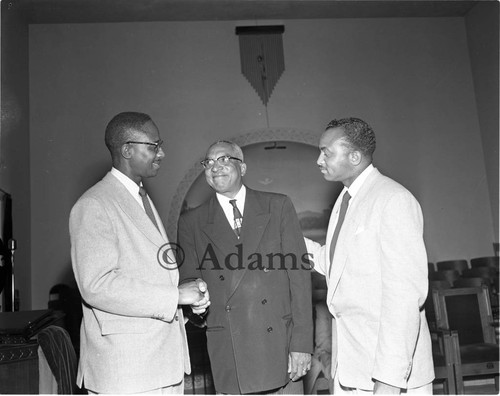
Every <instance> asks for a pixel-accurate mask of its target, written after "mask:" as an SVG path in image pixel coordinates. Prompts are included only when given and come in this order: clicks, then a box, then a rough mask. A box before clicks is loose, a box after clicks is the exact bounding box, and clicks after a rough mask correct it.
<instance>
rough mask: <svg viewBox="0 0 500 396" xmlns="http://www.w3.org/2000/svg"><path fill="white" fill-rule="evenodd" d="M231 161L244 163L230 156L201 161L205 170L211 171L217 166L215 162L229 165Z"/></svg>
mask: <svg viewBox="0 0 500 396" xmlns="http://www.w3.org/2000/svg"><path fill="white" fill-rule="evenodd" d="M231 160H235V161H240V162H243V161H242V160H241V159H239V158H236V157H231V156H230V155H221V156H220V157H219V158H217V159H213V158H205V159H204V160H203V161H200V163H201V164H202V165H203V167H204V168H205V169H211V168H212V167H213V166H214V165H215V162H217V163H218V164H219V165H227V164H229V162H230V161H231Z"/></svg>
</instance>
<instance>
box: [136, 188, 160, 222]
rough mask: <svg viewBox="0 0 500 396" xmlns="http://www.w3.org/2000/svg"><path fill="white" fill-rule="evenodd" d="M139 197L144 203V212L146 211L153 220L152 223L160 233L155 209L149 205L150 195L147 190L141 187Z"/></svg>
mask: <svg viewBox="0 0 500 396" xmlns="http://www.w3.org/2000/svg"><path fill="white" fill-rule="evenodd" d="M139 195H140V196H141V198H142V203H143V205H144V210H145V211H146V214H147V215H148V217H149V218H150V219H151V221H152V222H153V224H154V225H155V227H156V228H157V229H158V231H159V230H160V228H159V227H158V223H157V222H156V219H155V215H154V213H153V208H152V207H151V204H150V203H149V199H148V194H147V193H146V190H145V189H144V188H143V187H139Z"/></svg>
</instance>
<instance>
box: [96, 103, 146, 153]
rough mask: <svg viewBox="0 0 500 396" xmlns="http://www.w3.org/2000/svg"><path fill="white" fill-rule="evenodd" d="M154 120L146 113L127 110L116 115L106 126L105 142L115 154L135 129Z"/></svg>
mask: <svg viewBox="0 0 500 396" xmlns="http://www.w3.org/2000/svg"><path fill="white" fill-rule="evenodd" d="M149 121H153V120H152V119H151V117H150V116H149V115H147V114H145V113H138V112H133V111H126V112H123V113H120V114H117V115H115V116H114V117H113V118H112V119H111V121H110V122H109V123H108V126H107V127H106V133H105V134H104V142H105V143H106V147H107V148H108V150H109V151H110V152H111V155H112V156H113V155H114V154H115V153H116V152H117V151H118V150H120V148H121V146H122V145H123V144H125V142H126V141H127V140H130V139H131V138H132V136H133V131H137V130H140V129H141V128H142V127H143V126H144V124H146V123H147V122H149Z"/></svg>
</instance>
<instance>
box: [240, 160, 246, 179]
mask: <svg viewBox="0 0 500 396" xmlns="http://www.w3.org/2000/svg"><path fill="white" fill-rule="evenodd" d="M240 169H241V176H245V173H247V164H245V163H244V162H242V163H241V164H240Z"/></svg>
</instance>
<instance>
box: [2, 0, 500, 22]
mask: <svg viewBox="0 0 500 396" xmlns="http://www.w3.org/2000/svg"><path fill="white" fill-rule="evenodd" d="M483 1H484V0H483ZM491 1H496V0H491ZM476 3H477V1H465V0H446V1H426V0H414V1H402V0H392V1H377V0H367V1H361V0H348V1H340V0H4V1H2V18H4V17H8V16H9V11H11V12H12V11H17V13H18V15H21V16H22V17H24V18H26V21H27V22H28V23H89V22H144V21H207V20H266V19H267V20H283V19H314V18H391V17H462V16H464V15H466V14H467V13H468V12H469V11H470V9H471V8H472V7H473V6H474V5H475V4H476Z"/></svg>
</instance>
